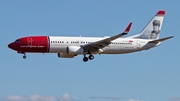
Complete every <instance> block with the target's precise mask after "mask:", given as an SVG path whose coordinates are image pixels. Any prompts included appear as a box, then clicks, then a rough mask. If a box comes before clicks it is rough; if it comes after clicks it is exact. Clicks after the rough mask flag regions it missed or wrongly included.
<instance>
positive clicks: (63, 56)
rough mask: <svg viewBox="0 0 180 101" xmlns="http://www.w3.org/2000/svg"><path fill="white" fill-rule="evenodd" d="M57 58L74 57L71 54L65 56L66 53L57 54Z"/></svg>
mask: <svg viewBox="0 0 180 101" xmlns="http://www.w3.org/2000/svg"><path fill="white" fill-rule="evenodd" d="M58 57H59V58H74V55H72V54H66V53H58Z"/></svg>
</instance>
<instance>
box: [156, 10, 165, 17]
mask: <svg viewBox="0 0 180 101" xmlns="http://www.w3.org/2000/svg"><path fill="white" fill-rule="evenodd" d="M164 15H165V10H160V11H158V13H157V14H156V16H164Z"/></svg>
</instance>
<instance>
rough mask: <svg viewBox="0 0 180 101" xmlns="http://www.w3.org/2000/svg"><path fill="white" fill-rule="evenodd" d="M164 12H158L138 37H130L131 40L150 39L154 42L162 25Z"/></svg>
mask: <svg viewBox="0 0 180 101" xmlns="http://www.w3.org/2000/svg"><path fill="white" fill-rule="evenodd" d="M164 15H165V11H163V10H161V11H159V12H158V13H157V14H156V15H155V16H154V18H153V19H152V20H151V21H150V22H149V24H148V25H147V26H146V27H145V28H144V29H143V30H142V32H141V33H140V34H138V35H135V36H131V38H140V39H150V40H155V39H158V38H159V35H160V31H161V27H162V24H163V19H164Z"/></svg>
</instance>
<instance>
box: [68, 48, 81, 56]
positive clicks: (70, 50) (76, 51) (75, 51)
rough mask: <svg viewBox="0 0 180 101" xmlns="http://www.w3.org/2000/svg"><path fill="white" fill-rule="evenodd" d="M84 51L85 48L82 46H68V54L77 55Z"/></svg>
mask: <svg viewBox="0 0 180 101" xmlns="http://www.w3.org/2000/svg"><path fill="white" fill-rule="evenodd" d="M83 53H84V49H83V48H82V47H80V46H68V47H67V54H73V55H77V54H83Z"/></svg>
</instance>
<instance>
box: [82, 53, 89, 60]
mask: <svg viewBox="0 0 180 101" xmlns="http://www.w3.org/2000/svg"><path fill="white" fill-rule="evenodd" d="M83 61H84V62H87V61H88V58H87V57H86V54H84V58H83Z"/></svg>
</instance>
